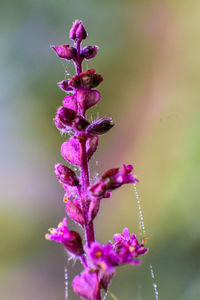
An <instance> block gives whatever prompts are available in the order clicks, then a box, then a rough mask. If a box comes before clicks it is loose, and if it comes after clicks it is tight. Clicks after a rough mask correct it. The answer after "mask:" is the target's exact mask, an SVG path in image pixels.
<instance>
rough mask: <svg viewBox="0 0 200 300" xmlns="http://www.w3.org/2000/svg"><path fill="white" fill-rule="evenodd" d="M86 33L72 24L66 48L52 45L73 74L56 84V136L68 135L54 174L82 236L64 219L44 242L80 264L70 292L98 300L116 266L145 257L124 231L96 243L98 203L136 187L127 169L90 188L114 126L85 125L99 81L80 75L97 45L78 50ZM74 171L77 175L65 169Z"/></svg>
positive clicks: (102, 122) (107, 122) (107, 121)
mask: <svg viewBox="0 0 200 300" xmlns="http://www.w3.org/2000/svg"><path fill="white" fill-rule="evenodd" d="M86 37H87V32H86V30H85V28H84V26H83V24H82V22H81V21H78V20H76V21H75V22H74V24H73V26H72V28H71V30H70V33H69V38H70V39H71V40H72V41H74V44H73V46H71V45H60V46H52V48H53V50H54V51H55V52H56V54H57V55H58V56H59V57H60V58H62V59H67V60H72V61H73V62H74V65H75V69H76V75H75V76H74V77H72V78H71V79H67V80H63V81H61V82H59V83H58V85H59V87H60V88H61V89H62V90H63V91H64V92H65V93H66V96H65V98H64V99H63V106H61V107H60V108H59V109H58V110H57V112H56V116H55V118H54V123H55V125H56V127H57V128H58V130H60V132H61V133H65V134H66V133H67V134H69V136H70V137H69V139H68V140H67V141H65V142H64V143H63V144H62V146H61V154H62V156H63V157H64V158H65V160H66V161H67V162H68V163H69V164H68V166H66V165H63V164H57V165H56V166H55V174H56V177H57V178H58V180H59V182H60V183H61V184H62V186H63V188H64V191H65V195H64V202H65V210H66V213H67V215H68V217H69V218H71V219H72V220H73V221H75V222H76V223H78V224H79V225H80V226H81V227H82V229H83V230H84V232H85V240H84V239H83V238H82V237H81V236H80V234H79V233H78V232H76V231H72V230H70V229H69V228H68V222H67V217H65V218H64V219H63V220H62V222H60V223H59V224H58V227H57V228H50V229H49V233H48V234H46V239H47V240H52V241H55V242H58V243H61V244H63V246H64V248H65V249H66V251H67V252H68V253H69V255H70V256H71V257H72V258H73V259H80V261H81V263H82V265H83V271H82V273H81V274H80V275H77V276H76V277H75V278H74V279H73V282H72V285H73V289H74V291H75V293H77V294H78V295H79V296H81V297H82V298H84V299H87V300H101V299H102V291H107V290H108V287H109V284H110V283H111V280H112V278H113V276H114V274H115V270H116V268H117V267H119V266H122V265H124V264H130V265H138V264H139V263H140V260H139V259H138V258H139V256H140V255H143V254H145V253H146V252H147V248H145V247H144V240H142V241H141V242H138V240H137V237H136V235H135V234H130V233H129V230H128V228H124V230H123V233H122V234H119V233H117V234H115V235H114V236H113V242H109V243H107V244H106V245H102V244H101V243H100V242H98V241H96V240H95V232H94V223H93V222H94V219H95V217H96V216H97V214H98V212H99V208H100V203H101V200H102V199H104V198H109V197H110V196H111V193H112V191H113V190H115V189H117V188H119V187H120V186H121V185H123V184H128V183H136V182H138V179H137V178H136V177H135V176H134V175H133V166H132V165H125V164H124V165H123V166H122V168H121V169H120V168H113V169H110V170H107V171H106V172H105V173H104V174H103V175H102V176H101V177H100V178H99V179H98V180H97V181H96V182H95V183H93V184H92V183H91V179H90V174H89V160H90V159H91V157H92V156H93V154H94V153H95V151H96V149H97V146H98V139H99V135H103V134H105V133H107V132H108V131H109V130H110V129H111V128H112V127H113V126H114V125H113V122H112V118H109V117H103V118H100V119H99V120H96V121H94V122H89V121H88V119H87V117H86V111H87V110H88V109H89V108H90V107H92V106H94V105H95V104H97V103H98V102H99V101H100V99H101V95H100V93H99V92H98V91H97V90H96V89H95V88H96V87H97V86H98V85H99V84H100V83H101V82H102V81H103V78H102V76H101V75H99V74H97V73H96V71H95V70H93V69H92V70H87V71H84V72H83V70H82V63H83V60H90V59H92V58H94V57H95V56H96V55H97V52H98V47H97V46H86V47H84V48H82V47H81V42H82V40H84V39H86ZM70 165H75V166H78V168H79V174H76V173H75V172H74V171H73V170H72V169H71V168H70V167H69V166H70Z"/></svg>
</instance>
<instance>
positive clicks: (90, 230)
mask: <svg viewBox="0 0 200 300" xmlns="http://www.w3.org/2000/svg"><path fill="white" fill-rule="evenodd" d="M81 148H82V149H81V150H82V156H81V161H82V163H81V179H82V185H81V196H82V201H83V207H84V215H85V224H86V225H85V233H86V240H87V245H88V247H89V246H90V243H91V242H93V241H94V240H95V236H94V225H93V222H90V224H88V205H87V189H88V186H89V180H90V179H89V168H88V159H87V152H86V139H83V140H82V141H81Z"/></svg>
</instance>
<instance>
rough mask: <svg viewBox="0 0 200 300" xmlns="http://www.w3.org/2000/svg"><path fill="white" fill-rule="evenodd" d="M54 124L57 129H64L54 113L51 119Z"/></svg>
mask: <svg viewBox="0 0 200 300" xmlns="http://www.w3.org/2000/svg"><path fill="white" fill-rule="evenodd" d="M53 122H54V124H55V125H56V127H57V128H58V130H65V129H66V127H65V126H64V125H63V124H62V122H61V121H60V119H59V117H58V116H57V115H56V116H55V118H54V119H53Z"/></svg>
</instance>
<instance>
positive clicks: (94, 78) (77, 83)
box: [69, 69, 103, 89]
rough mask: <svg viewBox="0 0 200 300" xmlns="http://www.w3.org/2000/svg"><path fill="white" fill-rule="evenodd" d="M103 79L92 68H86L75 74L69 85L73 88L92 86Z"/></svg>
mask: <svg viewBox="0 0 200 300" xmlns="http://www.w3.org/2000/svg"><path fill="white" fill-rule="evenodd" d="M102 81H103V77H102V76H101V75H100V74H96V71H95V70H94V69H91V70H87V71H85V72H82V73H80V74H78V75H76V76H74V77H73V78H72V79H71V80H70V81H69V85H70V86H71V87H73V88H80V87H85V88H90V89H91V88H94V87H96V86H97V85H99V84H100V83H101V82H102Z"/></svg>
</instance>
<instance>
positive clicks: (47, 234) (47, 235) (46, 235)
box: [45, 233, 50, 241]
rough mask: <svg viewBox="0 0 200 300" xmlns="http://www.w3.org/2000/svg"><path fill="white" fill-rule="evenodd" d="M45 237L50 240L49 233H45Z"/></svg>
mask: <svg viewBox="0 0 200 300" xmlns="http://www.w3.org/2000/svg"><path fill="white" fill-rule="evenodd" d="M45 239H46V240H48V241H50V236H49V233H46V234H45Z"/></svg>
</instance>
